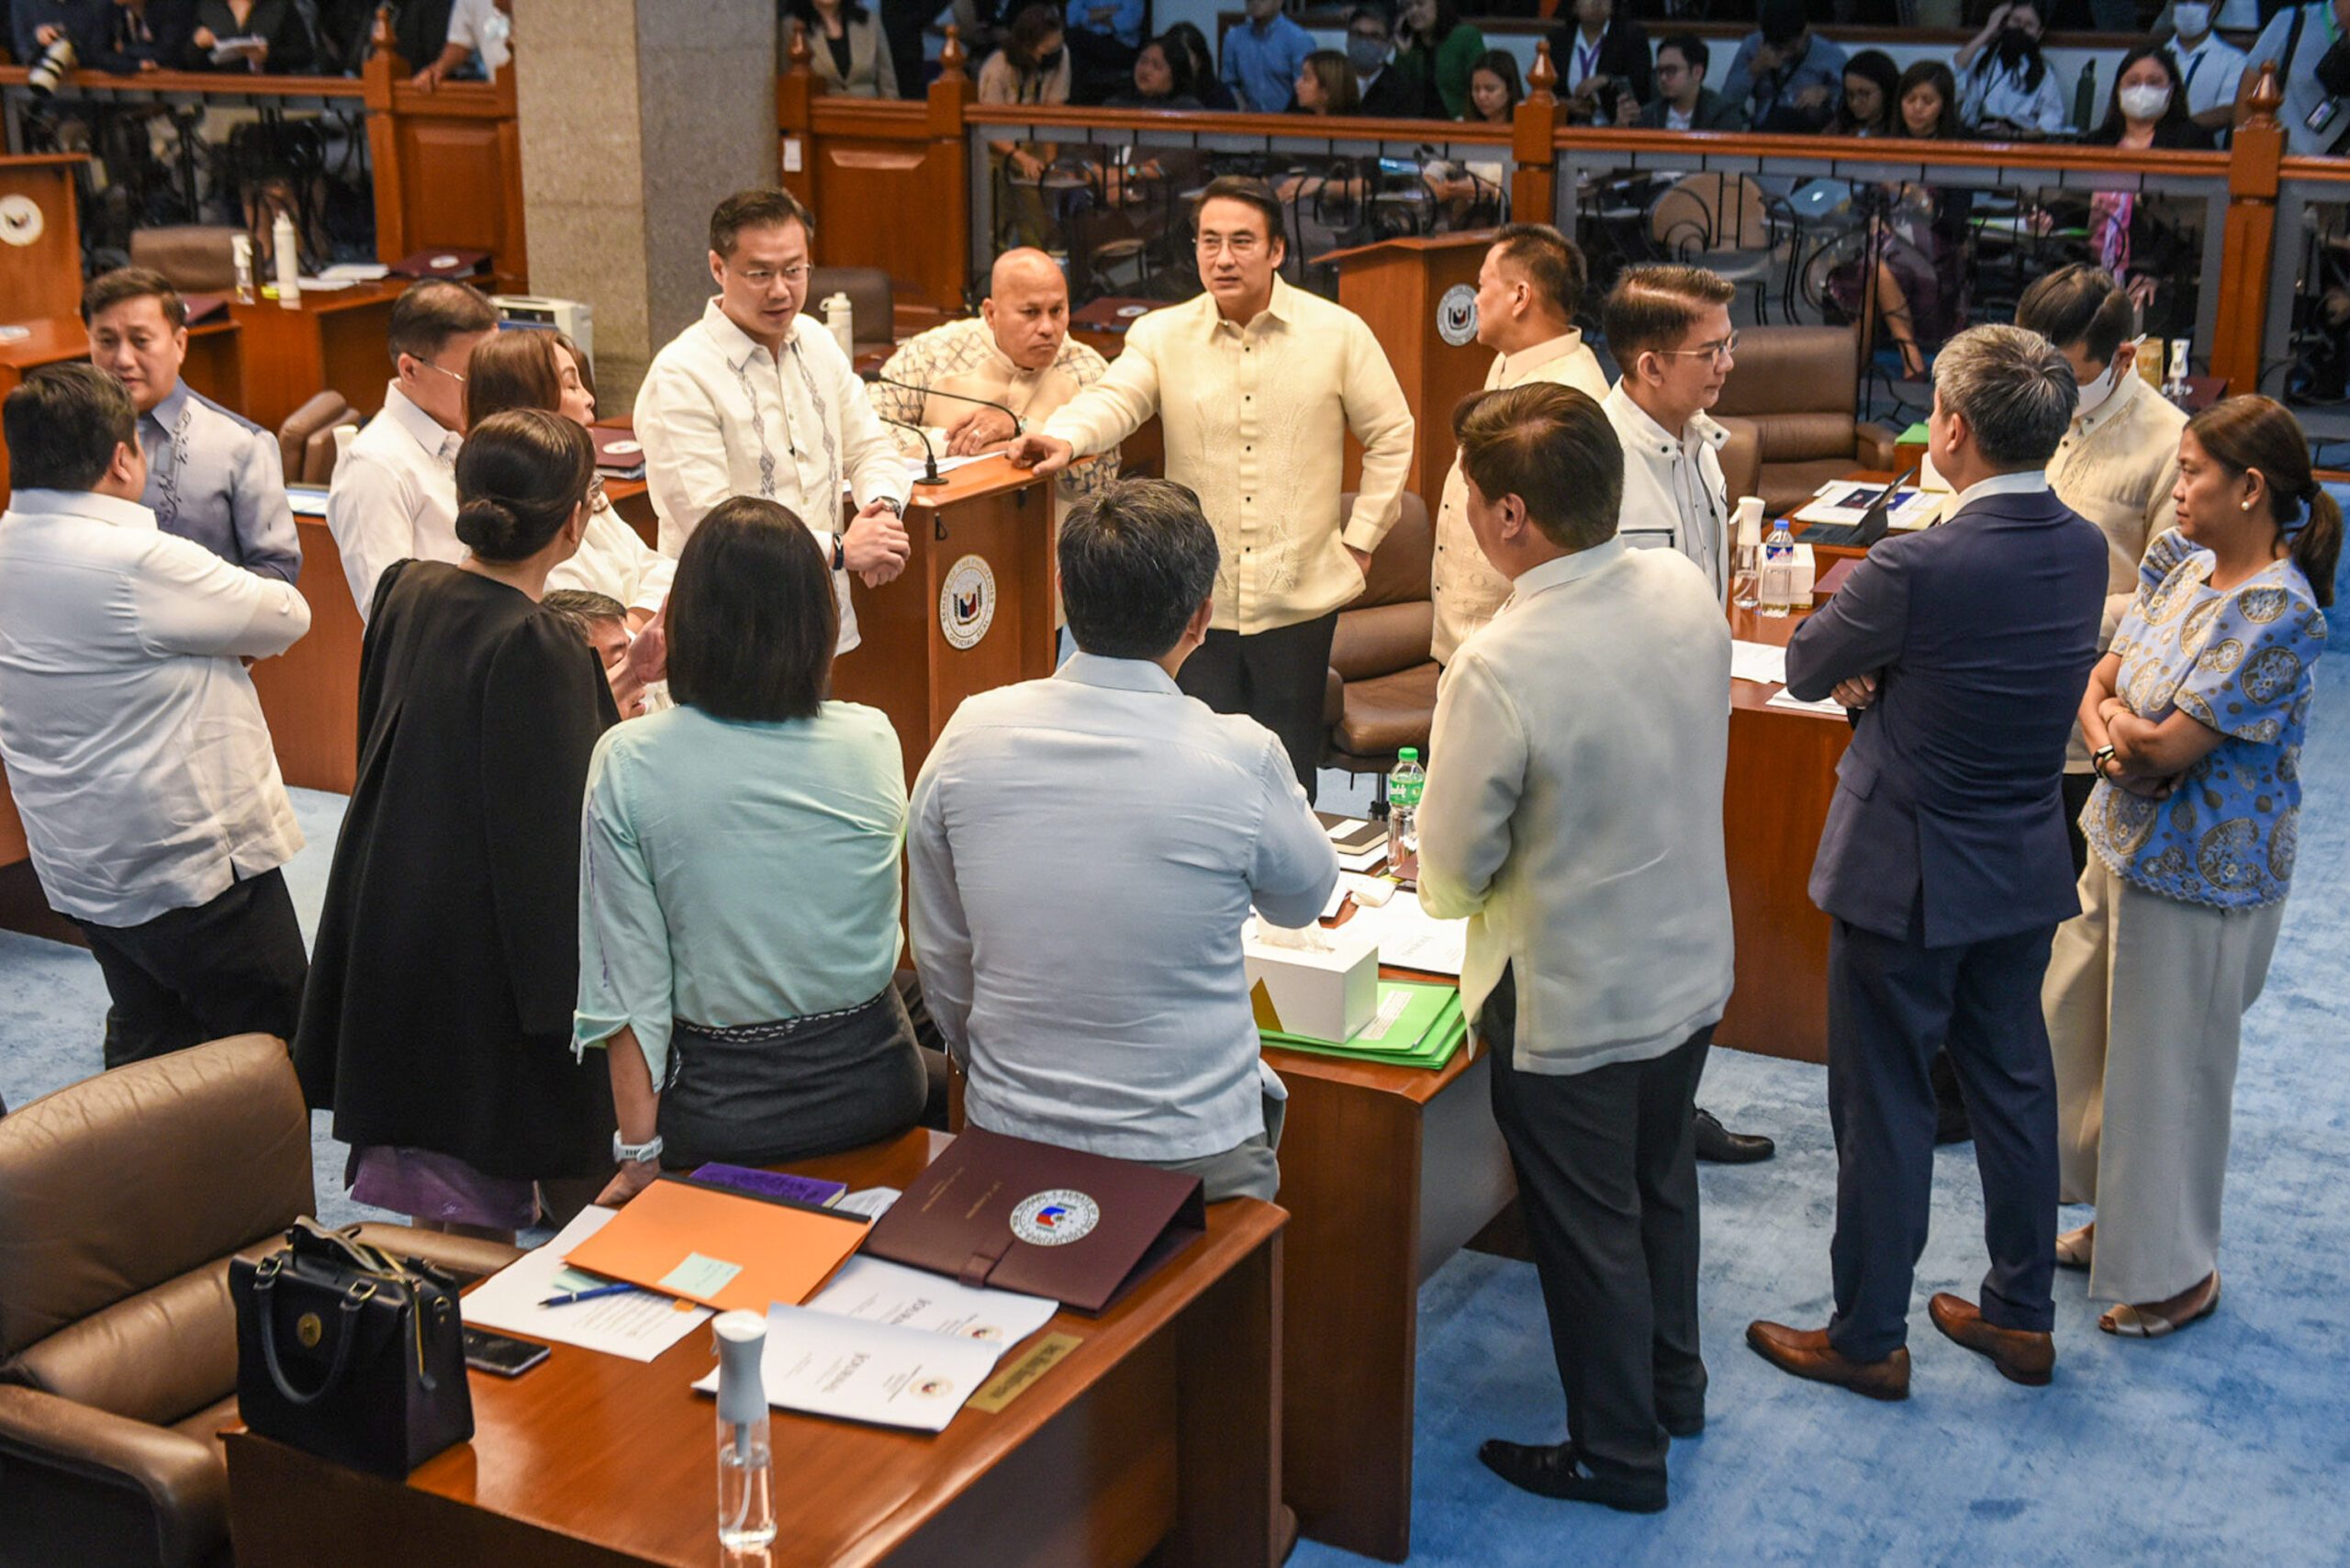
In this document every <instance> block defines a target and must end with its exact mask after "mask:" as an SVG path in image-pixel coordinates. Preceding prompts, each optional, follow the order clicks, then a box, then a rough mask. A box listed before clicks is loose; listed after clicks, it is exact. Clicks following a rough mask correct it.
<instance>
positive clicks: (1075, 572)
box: [1060, 479, 1224, 659]
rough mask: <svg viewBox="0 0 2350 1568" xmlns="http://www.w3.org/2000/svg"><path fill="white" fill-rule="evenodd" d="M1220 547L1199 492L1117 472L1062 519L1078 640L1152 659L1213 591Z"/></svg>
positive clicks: (1115, 655) (1095, 648) (1065, 578)
mask: <svg viewBox="0 0 2350 1568" xmlns="http://www.w3.org/2000/svg"><path fill="white" fill-rule="evenodd" d="M1223 561H1224V549H1223V546H1222V545H1220V544H1218V543H1216V537H1215V530H1214V528H1213V527H1211V526H1210V525H1209V523H1208V520H1207V516H1206V514H1205V513H1203V511H1201V510H1200V498H1199V497H1198V496H1196V495H1194V494H1192V490H1191V489H1190V487H1187V486H1183V485H1179V484H1176V483H1175V482H1174V481H1173V480H1171V479H1121V480H1119V481H1117V482H1116V483H1115V484H1113V485H1112V486H1110V487H1109V488H1107V489H1105V490H1103V491H1102V492H1101V493H1100V494H1098V495H1095V496H1091V497H1089V498H1086V499H1084V500H1082V501H1080V502H1079V503H1078V504H1077V505H1076V506H1075V507H1074V508H1072V509H1070V511H1069V518H1068V521H1065V522H1063V523H1062V524H1061V542H1060V567H1061V603H1062V605H1063V606H1064V607H1065V608H1066V609H1067V610H1068V612H1069V633H1070V634H1071V635H1073V636H1074V637H1076V639H1077V645H1078V646H1079V647H1080V648H1081V649H1083V650H1084V651H1085V652H1087V653H1089V654H1098V655H1101V656H1102V657H1104V658H1112V659H1155V658H1158V657H1159V656H1160V655H1164V654H1165V653H1166V652H1167V650H1168V649H1169V648H1171V647H1173V646H1174V645H1175V644H1176V643H1177V641H1178V640H1179V639H1181V637H1182V635H1183V628H1184V626H1185V625H1186V624H1187V623H1188V622H1190V621H1191V619H1192V612H1193V611H1195V610H1198V609H1199V608H1200V605H1201V603H1202V602H1203V600H1205V599H1207V598H1208V596H1209V595H1211V594H1213V593H1214V592H1215V577H1216V570H1217V568H1218V567H1219V566H1221V565H1222V564H1223Z"/></svg>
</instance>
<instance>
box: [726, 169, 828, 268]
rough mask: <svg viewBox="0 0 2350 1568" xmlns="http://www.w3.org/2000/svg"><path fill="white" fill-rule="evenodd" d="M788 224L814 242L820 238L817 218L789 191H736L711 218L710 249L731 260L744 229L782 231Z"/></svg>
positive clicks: (775, 189)
mask: <svg viewBox="0 0 2350 1568" xmlns="http://www.w3.org/2000/svg"><path fill="white" fill-rule="evenodd" d="M787 223H797V224H798V225H800V230H801V231H802V232H803V233H805V234H806V235H807V236H808V238H809V239H810V240H811V241H813V240H814V239H815V238H816V215H815V214H814V213H811V212H810V211H809V210H808V208H807V206H806V204H804V203H802V202H801V201H800V198H799V197H798V196H793V195H792V194H791V193H790V192H789V191H787V190H783V189H781V188H779V187H777V186H766V187H762V188H760V189H757V190H748V191H736V192H735V193H734V194H733V196H728V197H727V198H726V199H725V200H724V201H722V202H720V203H719V204H718V206H717V207H716V209H715V210H713V211H712V212H711V215H710V248H711V250H713V251H715V252H718V254H719V255H720V256H721V257H731V256H733V254H734V245H735V242H736V241H739V240H741V239H742V237H743V230H745V229H780V228H782V227H783V226H784V225H785V224H787Z"/></svg>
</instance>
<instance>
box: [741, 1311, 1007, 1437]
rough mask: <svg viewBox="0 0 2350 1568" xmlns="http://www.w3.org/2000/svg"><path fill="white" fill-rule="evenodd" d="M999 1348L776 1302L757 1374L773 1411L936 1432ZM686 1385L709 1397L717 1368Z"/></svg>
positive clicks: (981, 1378) (983, 1377) (984, 1376)
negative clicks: (764, 1385)
mask: <svg viewBox="0 0 2350 1568" xmlns="http://www.w3.org/2000/svg"><path fill="white" fill-rule="evenodd" d="M1002 1350H1003V1347H1002V1345H999V1344H989V1343H984V1342H982V1341H979V1340H976V1339H956V1338H948V1337H947V1336H946V1335H944V1334H930V1333H925V1332H923V1330H922V1329H919V1328H902V1327H898V1326H896V1325H894V1324H889V1323H867V1322H864V1321H862V1320H860V1319H857V1318H854V1317H836V1316H833V1315H832V1314H830V1313H825V1312H816V1311H812V1310H811V1309H810V1308H808V1307H804V1306H786V1305H783V1304H782V1303H781V1302H778V1303H776V1305H773V1306H771V1307H769V1308H767V1353H766V1355H765V1356H764V1357H763V1358H762V1359H761V1361H760V1362H759V1372H760V1375H761V1379H762V1381H763V1382H764V1383H766V1384H767V1403H768V1404H770V1405H772V1406H776V1407H777V1408H778V1409H779V1410H798V1411H801V1412H804V1413H805V1414H807V1415H811V1416H835V1417H840V1418H841V1419H843V1420H847V1421H869V1422H872V1423H874V1424H875V1425H877V1426H883V1427H905V1428H912V1430H915V1431H918V1432H937V1431H944V1430H945V1429H946V1423H947V1422H949V1421H951V1420H953V1419H954V1418H955V1412H956V1411H957V1410H960V1409H961V1408H962V1407H963V1401H965V1400H966V1399H968V1398H969V1397H970V1396H971V1395H972V1394H975V1393H977V1392H978V1390H979V1385H980V1384H981V1383H985V1382H986V1381H987V1380H988V1375H989V1374H990V1372H994V1371H995V1362H996V1357H997V1356H998V1355H999V1354H1001V1353H1002ZM694 1387H695V1388H696V1389H697V1390H698V1391H699V1392H701V1393H703V1394H714V1393H716V1392H717V1390H718V1369H717V1368H716V1367H712V1368H711V1370H710V1375H709V1376H707V1377H705V1378H703V1379H701V1380H700V1381H699V1382H698V1383H695V1384H694Z"/></svg>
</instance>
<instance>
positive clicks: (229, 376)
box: [0, 313, 259, 504]
mask: <svg viewBox="0 0 2350 1568" xmlns="http://www.w3.org/2000/svg"><path fill="white" fill-rule="evenodd" d="M17 325H20V326H22V327H24V328H26V329H27V330H28V336H25V337H22V338H19V339H17V341H16V342H12V343H0V398H5V397H6V396H7V395H8V394H9V393H10V392H11V391H13V390H14V389H15V388H16V386H17V383H19V382H21V381H22V380H24V378H25V376H26V375H28V373H29V372H32V371H35V370H38V369H39V368H40V367H41V366H42V365H44V364H71V363H73V362H74V361H77V360H86V359H88V358H89V357H90V334H89V331H88V330H87V329H85V328H84V326H83V325H82V318H81V317H79V316H77V315H73V314H70V313H68V314H62V315H56V316H47V317H43V318H41V319H39V320H33V321H24V322H19V323H17ZM180 379H181V380H183V381H185V382H186V383H187V384H188V385H189V386H192V387H194V388H196V390H197V391H198V392H201V393H203V394H204V395H205V396H206V397H207V398H211V399H212V400H213V401H214V402H216V403H218V404H219V405H220V406H221V407H222V408H224V409H236V410H237V411H238V412H240V413H241V412H243V410H244V401H245V383H244V358H243V352H242V333H241V331H240V330H239V329H238V326H237V323H236V321H235V319H233V318H231V317H229V316H215V317H213V318H212V319H210V320H208V321H199V322H197V323H196V325H195V326H192V327H190V328H189V329H188V330H187V359H186V361H185V363H184V364H181V366H180ZM255 422H256V423H258V422H259V421H255ZM7 496H8V454H7V449H6V445H5V444H0V504H5V503H6V500H7Z"/></svg>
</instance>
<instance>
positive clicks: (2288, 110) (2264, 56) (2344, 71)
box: [2244, 0, 2350, 157]
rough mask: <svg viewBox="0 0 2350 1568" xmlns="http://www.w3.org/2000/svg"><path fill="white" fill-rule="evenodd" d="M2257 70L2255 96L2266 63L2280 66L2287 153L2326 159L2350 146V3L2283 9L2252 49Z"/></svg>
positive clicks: (2336, 0)
mask: <svg viewBox="0 0 2350 1568" xmlns="http://www.w3.org/2000/svg"><path fill="white" fill-rule="evenodd" d="M2251 58H2252V62H2253V65H2254V69H2252V70H2250V71H2246V72H2245V73H2244V96H2245V97H2250V96H2251V95H2252V89H2253V85H2254V84H2255V83H2256V82H2257V81H2258V80H2259V79H2260V72H2259V69H2258V67H2259V65H2260V62H2263V61H2269V60H2273V61H2275V62H2277V71H2278V73H2280V75H2281V76H2282V79H2283V83H2284V87H2285V106H2284V107H2282V108H2280V109H2278V110H2277V119H2278V120H2280V121H2282V122H2283V124H2284V127H2285V150H2286V151H2288V152H2291V153H2294V154H2296V155H2297V156H2300V157H2323V156H2325V155H2326V154H2327V153H2330V152H2340V151H2344V149H2345V147H2350V0H2315V3H2314V4H2312V5H2308V6H2296V7H2295V8H2293V9H2292V10H2289V11H2279V12H2277V14H2276V15H2275V16H2274V17H2270V18H2269V19H2268V25H2267V26H2266V28H2262V29H2261V32H2260V39H2259V41H2258V42H2256V43H2255V44H2254V45H2253V46H2252V56H2251Z"/></svg>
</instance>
